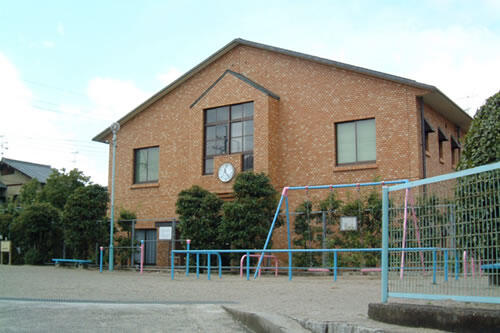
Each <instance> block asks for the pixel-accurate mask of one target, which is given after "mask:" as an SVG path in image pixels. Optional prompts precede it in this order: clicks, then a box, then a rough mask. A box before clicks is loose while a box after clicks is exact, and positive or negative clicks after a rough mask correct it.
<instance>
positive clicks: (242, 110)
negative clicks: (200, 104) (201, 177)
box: [203, 102, 253, 174]
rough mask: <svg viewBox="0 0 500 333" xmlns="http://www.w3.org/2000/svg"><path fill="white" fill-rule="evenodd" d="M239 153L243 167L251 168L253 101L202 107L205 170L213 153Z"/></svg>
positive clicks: (211, 168) (206, 171)
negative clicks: (216, 106)
mask: <svg viewBox="0 0 500 333" xmlns="http://www.w3.org/2000/svg"><path fill="white" fill-rule="evenodd" d="M235 153H242V155H243V171H245V170H252V169H253V102H249V103H243V104H235V105H229V106H221V107H218V108H213V109H207V110H205V149H204V167H203V173H204V174H212V173H213V172H214V156H218V155H225V154H235Z"/></svg>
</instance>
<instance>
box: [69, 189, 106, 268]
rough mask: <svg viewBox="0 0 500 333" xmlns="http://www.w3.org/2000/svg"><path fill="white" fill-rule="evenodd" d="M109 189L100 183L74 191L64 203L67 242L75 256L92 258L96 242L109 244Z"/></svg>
mask: <svg viewBox="0 0 500 333" xmlns="http://www.w3.org/2000/svg"><path fill="white" fill-rule="evenodd" d="M107 206H108V192H107V190H106V188H105V187H103V186H101V185H97V184H92V185H87V186H81V187H78V188H76V189H75V190H74V192H73V193H72V194H71V195H70V196H69V197H68V199H67V202H66V204H65V205H64V214H63V216H64V218H63V226H64V241H65V242H66V244H67V246H68V248H69V250H70V251H71V255H72V256H74V257H77V258H88V257H90V254H91V253H93V250H95V246H96V243H98V244H104V243H106V241H107V239H108V237H109V233H108V224H107V223H103V221H106V219H105V216H106V210H107Z"/></svg>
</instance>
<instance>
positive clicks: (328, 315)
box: [0, 265, 430, 332]
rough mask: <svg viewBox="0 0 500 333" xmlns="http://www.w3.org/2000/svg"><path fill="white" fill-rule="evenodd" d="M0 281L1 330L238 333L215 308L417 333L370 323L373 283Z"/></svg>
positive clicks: (345, 279)
mask: <svg viewBox="0 0 500 333" xmlns="http://www.w3.org/2000/svg"><path fill="white" fill-rule="evenodd" d="M0 281H1V283H0V331H10V330H13V331H17V330H20V331H31V330H32V329H33V328H37V330H40V331H51V330H53V329H54V328H60V329H61V330H62V331H67V330H70V328H71V330H76V331H78V330H80V331H85V330H96V329H97V330H101V331H107V330H108V331H109V330H114V329H120V330H122V329H126V330H128V331H138V330H142V331H204V332H221V331H233V332H237V331H242V330H243V328H242V327H241V326H240V325H239V324H238V323H236V322H234V321H232V319H231V318H230V317H229V316H228V315H227V314H226V313H225V312H224V310H222V307H221V305H224V306H226V307H229V308H233V309H236V310H240V311H246V312H255V313H267V314H272V315H278V316H284V317H287V318H290V317H291V318H294V319H301V320H313V321H336V322H345V323H354V324H357V325H360V326H363V327H368V328H379V329H382V330H386V331H396V332H414V331H415V329H414V328H412V329H410V328H405V327H400V326H394V325H385V324H382V323H379V322H376V321H372V320H370V319H369V318H368V316H367V311H368V304H369V303H371V302H379V301H380V280H379V278H378V277H376V276H340V277H339V280H338V281H337V282H335V283H334V282H333V281H332V277H331V276H312V277H311V276H308V277H304V276H298V277H294V279H293V281H288V278H287V277H286V276H280V277H274V276H265V275H263V276H262V277H261V278H260V279H257V280H250V281H246V280H244V279H240V277H239V276H235V275H228V274H226V275H223V277H222V279H219V278H218V277H217V276H216V275H214V274H213V275H212V280H211V281H207V278H206V275H202V276H200V279H199V280H196V277H195V275H194V274H191V275H190V276H189V277H186V276H185V274H184V273H178V274H176V277H175V280H173V281H172V280H171V279H170V274H169V273H162V272H145V273H144V274H143V275H140V274H139V273H137V272H131V271H114V272H104V273H99V272H98V271H96V270H92V269H73V268H55V267H53V266H48V267H38V266H5V265H4V266H0ZM47 300H49V302H47ZM61 302H62V303H61ZM165 328H169V329H165ZM170 328H172V329H170ZM426 331H427V332H430V330H426Z"/></svg>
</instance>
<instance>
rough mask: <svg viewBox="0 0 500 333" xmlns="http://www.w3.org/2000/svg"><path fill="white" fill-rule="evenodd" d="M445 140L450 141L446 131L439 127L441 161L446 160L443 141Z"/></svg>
mask: <svg viewBox="0 0 500 333" xmlns="http://www.w3.org/2000/svg"><path fill="white" fill-rule="evenodd" d="M444 141H448V138H447V137H446V135H445V134H444V132H443V131H442V130H441V129H440V128H439V127H438V143H439V160H440V162H444V161H443V154H444V152H443V142H444Z"/></svg>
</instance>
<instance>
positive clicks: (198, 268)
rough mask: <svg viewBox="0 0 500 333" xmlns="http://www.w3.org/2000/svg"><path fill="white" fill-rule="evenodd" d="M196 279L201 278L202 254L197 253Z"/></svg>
mask: <svg viewBox="0 0 500 333" xmlns="http://www.w3.org/2000/svg"><path fill="white" fill-rule="evenodd" d="M196 278H197V279H199V278H200V254H199V253H196Z"/></svg>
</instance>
